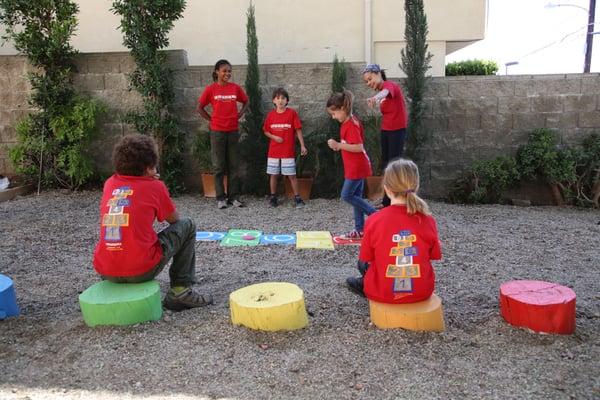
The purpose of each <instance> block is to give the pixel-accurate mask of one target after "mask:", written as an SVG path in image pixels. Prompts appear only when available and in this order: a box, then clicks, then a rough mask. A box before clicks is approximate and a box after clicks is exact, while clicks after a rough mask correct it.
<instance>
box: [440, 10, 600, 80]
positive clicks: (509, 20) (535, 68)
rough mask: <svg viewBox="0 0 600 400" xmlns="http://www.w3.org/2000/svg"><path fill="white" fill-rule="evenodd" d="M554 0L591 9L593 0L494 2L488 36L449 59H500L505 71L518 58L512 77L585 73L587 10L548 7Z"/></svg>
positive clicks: (596, 59) (597, 62)
mask: <svg viewBox="0 0 600 400" xmlns="http://www.w3.org/2000/svg"><path fill="white" fill-rule="evenodd" d="M599 2H600V1H599ZM548 3H552V4H563V5H564V4H568V5H575V6H579V7H582V8H584V9H585V10H587V9H588V7H589V0H552V1H550V0H488V4H489V7H488V26H487V31H486V35H485V39H484V40H482V41H479V42H477V43H475V44H472V45H470V46H468V47H465V48H464V49H461V50H459V51H456V52H454V53H452V54H450V55H448V56H447V57H446V62H447V63H449V62H453V61H461V60H467V59H474V58H478V59H486V60H494V61H496V62H497V63H498V67H499V70H498V74H504V73H505V70H506V68H505V66H504V64H505V63H507V62H512V61H518V62H519V64H518V65H513V66H509V67H508V74H510V75H513V74H551V73H578V72H583V61H584V54H585V32H586V25H587V23H588V15H587V12H586V11H585V10H582V9H581V8H577V7H572V6H560V7H551V8H548V7H545V6H546V5H547V4H548ZM595 23H596V27H595V29H594V31H595V32H596V31H600V13H598V7H596V21H595ZM591 72H600V34H597V35H594V47H593V51H592V64H591Z"/></svg>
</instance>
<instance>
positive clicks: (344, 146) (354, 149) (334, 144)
mask: <svg viewBox="0 0 600 400" xmlns="http://www.w3.org/2000/svg"><path fill="white" fill-rule="evenodd" d="M327 144H328V145H329V147H330V148H331V149H332V150H336V151H339V150H345V151H349V152H351V153H361V152H363V151H365V147H364V146H363V144H362V143H356V144H349V143H340V142H338V141H336V140H334V139H329V140H328V141H327Z"/></svg>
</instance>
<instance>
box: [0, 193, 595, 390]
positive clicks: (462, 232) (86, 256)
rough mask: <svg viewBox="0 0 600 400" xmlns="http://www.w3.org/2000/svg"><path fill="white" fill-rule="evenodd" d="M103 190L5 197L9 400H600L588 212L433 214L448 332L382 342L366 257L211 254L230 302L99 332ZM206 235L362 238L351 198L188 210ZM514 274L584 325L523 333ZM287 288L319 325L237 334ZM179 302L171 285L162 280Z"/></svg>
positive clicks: (1, 353) (212, 271) (346, 253)
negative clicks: (255, 308)
mask: <svg viewBox="0 0 600 400" xmlns="http://www.w3.org/2000/svg"><path fill="white" fill-rule="evenodd" d="M99 198H100V193H99V192H84V193H67V192H59V191H57V192H49V193H44V194H42V195H41V196H39V197H38V196H35V195H31V196H28V197H22V198H18V199H16V200H13V201H8V202H5V203H0V238H1V244H0V272H1V273H3V274H7V275H8V276H10V277H12V279H13V280H14V281H15V288H16V291H17V296H18V301H19V305H20V307H21V311H22V315H21V316H19V317H17V318H10V319H7V320H5V321H0V398H1V399H36V398H57V399H58V398H60V399H80V398H81V399H84V398H85V399H121V398H131V399H142V398H153V399H164V398H167V399H171V398H173V399H174V398H186V399H187V398H190V399H191V398H194V399H216V398H219V399H220V398H228V399H268V398H273V399H324V398H327V399H359V398H365V399H396V398H402V399H404V398H406V399H413V398H415V399H416V398H420V399H440V398H472V399H480V398H497V399H521V398H536V399H568V398H577V399H592V398H599V397H600V368H599V367H600V362H599V360H600V357H599V356H600V339H599V336H598V333H599V332H600V329H599V328H600V307H599V300H600V294H599V290H598V289H599V282H600V280H599V278H600V249H599V244H600V225H598V224H599V223H600V213H599V212H598V211H597V210H580V209H572V208H554V207H528V208H516V207H511V206H468V207H467V206H459V205H449V204H444V203H437V202H431V206H432V209H433V210H434V213H435V215H436V217H437V220H438V225H439V230H440V235H441V239H442V241H443V253H444V259H443V260H442V261H440V262H437V263H436V264H435V268H436V271H437V289H436V292H437V293H438V295H439V296H440V297H441V298H442V300H443V303H444V311H445V318H446V325H447V330H446V331H445V332H443V333H418V332H410V331H402V330H392V331H382V330H378V329H376V328H375V327H374V326H372V325H371V324H370V323H369V313H368V305H367V302H366V301H365V300H364V299H363V298H360V297H358V296H355V295H353V294H352V293H350V292H349V291H348V290H347V289H346V288H345V287H344V283H343V282H344V279H345V277H346V276H348V275H351V274H354V265H355V260H356V257H357V253H358V248H357V247H351V246H348V247H338V248H336V250H335V251H325V250H303V251H300V250H296V249H295V248H293V247H287V246H259V247H250V248H241V247H233V248H225V247H219V246H218V244H216V243H199V244H198V246H197V249H198V252H197V255H198V257H197V264H198V265H197V267H198V270H197V278H198V280H199V282H200V283H199V285H200V287H201V290H204V291H208V292H210V293H212V294H213V295H214V296H215V302H216V304H215V305H214V306H211V307H208V308H203V309H196V310H189V311H184V312H180V313H171V312H166V313H165V314H164V316H163V318H162V320H160V321H157V322H152V323H145V324H140V325H137V326H130V327H122V328H111V327H103V328H96V329H90V328H88V327H86V326H85V324H84V323H83V320H82V318H81V314H80V312H79V306H78V303H77V295H78V293H80V292H81V291H83V290H85V288H87V287H88V286H90V285H91V284H93V283H95V282H97V281H98V278H97V276H95V274H94V271H93V269H92V266H91V254H92V249H93V246H94V243H95V240H96V236H97V230H98V227H97V223H98V214H97V213H98V210H97V206H98V202H99ZM176 203H177V205H178V208H179V210H180V212H181V213H182V215H187V216H192V217H193V218H194V219H195V220H196V222H197V224H198V227H199V229H202V230H218V231H220V230H225V229H228V228H240V229H245V228H247V229H249V228H255V229H260V230H263V231H265V232H270V233H286V232H293V231H296V230H329V231H331V232H334V233H338V232H344V231H347V230H349V229H350V228H351V211H350V209H349V208H348V207H347V206H345V205H343V204H342V203H340V202H339V201H337V200H312V201H310V202H309V203H308V204H307V207H306V208H305V209H303V210H295V209H293V208H292V207H291V204H290V203H289V202H287V203H285V204H284V205H283V206H280V207H279V208H277V209H270V208H269V207H268V206H267V204H266V201H265V200H262V199H248V205H249V207H247V208H244V209H227V210H224V211H218V210H216V207H215V204H214V201H209V200H206V199H203V198H200V197H198V196H184V197H180V198H178V199H176ZM512 279H539V280H546V281H553V282H558V283H561V284H565V285H567V286H569V287H571V288H573V289H574V290H575V292H576V293H577V330H576V333H575V334H573V335H570V336H560V335H540V334H535V333H532V332H528V331H526V330H522V329H516V328H513V327H511V326H509V325H508V324H506V323H505V322H504V321H503V320H502V318H501V317H500V315H499V308H498V288H499V286H500V284H501V283H502V282H505V281H508V280H512ZM272 280H275V281H287V282H293V283H296V284H298V285H299V286H300V287H301V288H302V289H303V290H304V293H305V297H306V304H307V308H308V311H309V314H310V324H309V326H308V327H307V328H305V329H302V330H299V331H294V332H285V333H264V332H255V331H250V330H248V329H246V328H242V327H238V326H233V325H232V324H231V323H230V318H229V310H228V305H227V302H228V296H229V293H230V292H232V291H234V290H236V289H238V288H240V287H243V286H246V285H248V284H251V283H257V282H263V281H272ZM159 281H160V282H161V287H162V290H163V291H164V290H166V288H167V283H168V276H167V273H166V272H163V273H162V274H161V275H160V276H159Z"/></svg>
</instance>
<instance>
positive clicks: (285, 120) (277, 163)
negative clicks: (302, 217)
mask: <svg viewBox="0 0 600 400" xmlns="http://www.w3.org/2000/svg"><path fill="white" fill-rule="evenodd" d="M271 99H272V100H273V104H274V105H275V109H274V110H272V111H271V112H269V114H268V115H267V118H265V122H264V124H263V131H264V133H265V136H266V137H268V138H269V139H271V140H270V141H269V152H268V155H267V174H268V175H270V179H269V186H270V189H271V198H270V200H269V204H270V205H271V206H272V207H277V177H278V175H279V174H282V175H284V176H287V177H288V178H289V179H290V184H291V185H292V190H293V191H294V201H295V203H296V208H301V207H304V201H302V199H301V198H300V195H299V194H298V180H297V179H296V161H295V158H296V150H295V147H294V132H295V133H296V136H298V141H299V142H300V154H301V155H302V156H305V155H306V154H307V153H308V151H307V150H306V147H305V146H304V138H303V137H302V123H301V122H300V118H298V113H296V111H295V110H294V109H292V108H288V107H287V104H288V102H289V101H290V96H289V94H288V92H287V91H286V90H285V89H283V88H277V89H275V90H274V91H273V96H272V97H271Z"/></svg>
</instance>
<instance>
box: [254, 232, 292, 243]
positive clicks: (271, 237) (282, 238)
mask: <svg viewBox="0 0 600 400" xmlns="http://www.w3.org/2000/svg"><path fill="white" fill-rule="evenodd" d="M260 244H296V235H295V234H293V233H285V234H282V233H278V234H264V235H262V236H261V237H260Z"/></svg>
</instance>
